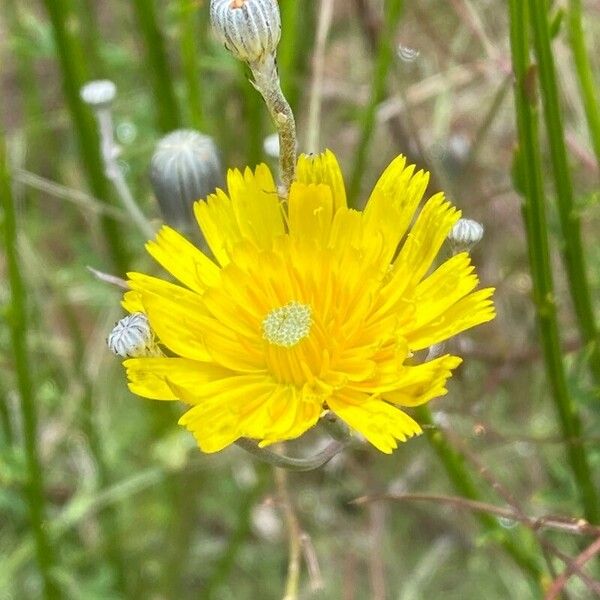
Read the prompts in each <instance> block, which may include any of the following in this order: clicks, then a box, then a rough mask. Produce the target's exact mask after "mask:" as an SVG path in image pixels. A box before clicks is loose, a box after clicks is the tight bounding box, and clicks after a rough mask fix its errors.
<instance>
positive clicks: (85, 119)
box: [44, 0, 128, 273]
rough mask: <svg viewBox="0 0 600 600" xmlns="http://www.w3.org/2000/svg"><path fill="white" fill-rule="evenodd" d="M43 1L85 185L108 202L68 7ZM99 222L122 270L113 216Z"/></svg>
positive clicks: (59, 0) (122, 256) (123, 255)
mask: <svg viewBox="0 0 600 600" xmlns="http://www.w3.org/2000/svg"><path fill="white" fill-rule="evenodd" d="M44 5H45V7H46V10H47V12H48V15H49V16H50V21H51V24H52V29H53V33H54V39H55V43H56V49H57V52H58V58H59V61H60V67H61V70H62V77H63V89H64V93H65V96H66V99H67V103H68V106H69V111H70V113H71V119H72V121H73V124H74V126H75V132H76V135H77V138H78V143H79V151H80V154H81V160H82V162H83V168H84V171H85V175H86V177H87V181H88V185H89V187H90V190H91V191H92V194H93V195H94V196H95V197H96V198H98V199H100V200H101V201H102V202H103V203H106V204H109V198H110V192H109V187H108V184H107V182H106V178H105V176H104V167H103V165H102V159H101V157H100V148H99V144H98V135H97V132H96V125H95V123H94V119H93V117H92V115H91V112H90V111H89V110H87V107H86V106H85V105H84V104H83V102H82V100H81V98H80V97H79V90H80V88H81V86H82V85H83V83H84V82H85V81H86V80H87V68H86V65H85V64H84V62H83V59H82V54H81V47H80V44H79V42H78V40H77V39H76V38H75V37H74V36H73V34H72V33H71V32H70V30H69V28H68V27H67V23H68V22H69V10H68V8H67V5H66V4H65V0H44ZM101 223H102V229H103V232H104V237H105V240H106V244H107V246H108V252H109V254H110V256H111V259H112V263H113V267H114V268H115V269H116V270H117V272H119V273H125V272H126V271H127V262H128V261H127V254H126V251H125V247H124V245H123V239H124V236H123V234H122V233H121V232H120V231H119V228H118V226H117V222H116V221H115V220H114V219H112V218H110V217H108V216H106V215H105V216H103V217H102V221H101Z"/></svg>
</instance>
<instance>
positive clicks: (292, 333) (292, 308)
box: [262, 302, 312, 348]
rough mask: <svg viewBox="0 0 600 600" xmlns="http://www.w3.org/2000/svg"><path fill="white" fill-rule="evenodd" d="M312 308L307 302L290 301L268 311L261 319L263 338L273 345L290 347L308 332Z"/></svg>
mask: <svg viewBox="0 0 600 600" xmlns="http://www.w3.org/2000/svg"><path fill="white" fill-rule="evenodd" d="M311 317H312V309H311V307H310V306H309V305H308V304H301V303H300V302H290V303H289V304H286V305H285V306H281V307H280V308H275V309H273V310H272V311H270V312H269V313H268V314H267V316H266V317H265V318H264V319H263V322H262V330H263V337H264V338H265V340H267V341H268V342H270V343H271V344H274V345H275V346H283V347H284V348H291V347H292V346H295V345H296V344H298V343H299V342H300V341H302V340H303V339H304V338H305V337H308V334H309V333H310V327H311V325H312V318H311Z"/></svg>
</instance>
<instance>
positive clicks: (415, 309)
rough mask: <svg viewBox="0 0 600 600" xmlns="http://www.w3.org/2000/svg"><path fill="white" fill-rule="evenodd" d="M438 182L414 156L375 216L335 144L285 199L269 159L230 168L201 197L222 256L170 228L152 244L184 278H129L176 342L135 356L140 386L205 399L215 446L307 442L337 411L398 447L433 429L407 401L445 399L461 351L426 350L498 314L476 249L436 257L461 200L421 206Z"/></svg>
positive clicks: (135, 296)
mask: <svg viewBox="0 0 600 600" xmlns="http://www.w3.org/2000/svg"><path fill="white" fill-rule="evenodd" d="M427 183H428V174H427V173H424V172H423V171H419V172H417V173H415V167H414V166H406V161H405V159H404V158H403V157H399V158H397V159H396V160H395V161H394V162H392V164H391V165H390V166H389V167H388V168H387V170H386V171H385V172H384V174H383V175H382V177H381V179H380V180H379V182H378V183H377V185H376V186H375V189H374V190H373V193H372V194H371V197H370V198H369V201H368V203H367V205H366V208H365V209H364V211H362V212H360V211H356V210H352V209H350V208H348V207H347V205H346V192H345V189H344V182H343V179H342V175H341V172H340V169H339V166H338V163H337V161H336V159H335V156H334V155H333V154H332V153H330V152H326V153H325V154H323V155H320V156H316V157H308V156H303V157H301V158H300V160H299V163H298V177H297V181H296V182H295V183H294V184H293V185H292V187H291V190H290V193H289V198H288V200H287V202H286V203H283V204H282V202H281V201H280V199H279V197H278V195H277V188H276V186H275V182H274V181H273V177H272V176H271V173H270V172H269V169H268V168H267V167H266V166H265V165H261V166H259V167H258V168H257V169H256V171H255V172H252V171H251V170H250V169H246V171H245V172H244V173H243V174H242V173H240V172H239V171H230V172H229V174H228V181H227V184H228V194H225V192H223V191H221V190H218V191H217V192H216V194H214V195H212V196H210V197H209V198H208V200H206V201H200V202H197V203H196V205H195V214H196V217H197V220H198V223H199V225H200V228H201V229H202V232H203V233H204V236H205V238H206V241H207V243H208V245H209V246H210V249H211V251H212V253H213V255H214V260H213V259H211V258H209V257H207V256H206V255H205V254H203V253H202V252H201V251H200V250H198V249H197V248H196V247H195V246H193V245H192V244H191V243H190V242H188V241H187V240H186V239H184V238H183V237H182V236H181V235H179V234H178V233H177V232H175V231H174V230H173V229H170V228H169V227H163V228H162V229H161V231H160V232H159V234H158V235H157V237H156V239H155V240H154V241H152V242H150V243H148V245H147V249H148V251H149V252H150V254H151V255H152V256H153V257H154V258H155V259H156V261H157V262H158V263H159V264H160V265H162V267H164V268H165V269H166V270H167V271H169V272H170V273H171V275H173V277H175V279H177V280H178V281H179V283H178V284H175V283H170V282H167V281H165V280H163V279H158V278H155V277H150V276H148V275H143V274H140V273H131V274H129V285H130V287H131V291H129V292H127V293H126V295H125V298H124V302H123V305H124V307H125V308H126V309H127V310H128V311H129V312H143V313H145V314H146V315H147V316H148V319H149V322H150V325H151V327H152V329H153V330H154V332H155V334H156V335H157V336H158V339H159V340H160V343H161V346H162V348H163V349H164V353H165V356H164V357H141V358H133V359H130V360H126V361H125V363H124V364H125V367H126V368H127V374H128V377H129V387H130V389H131V391H132V392H134V393H135V394H138V395H140V396H144V397H146V398H153V399H157V400H181V401H183V402H185V403H187V404H189V405H190V406H191V408H190V409H189V410H188V411H187V412H186V413H185V414H184V415H183V417H182V418H181V420H180V424H182V425H184V426H185V427H187V428H188V429H189V430H190V431H191V432H192V433H193V434H194V436H195V437H196V439H197V441H198V444H199V446H200V448H201V449H202V450H203V451H205V452H216V451H218V450H221V449H223V448H225V447H226V446H228V445H229V444H231V443H233V442H234V441H236V440H237V439H238V438H240V437H248V438H253V439H256V440H259V441H260V443H261V445H263V446H264V445H267V444H271V443H274V442H277V441H280V440H288V439H292V438H296V437H298V436H300V435H301V434H302V433H304V432H305V431H306V430H307V429H309V428H311V427H312V426H313V425H315V423H316V422H317V421H318V419H319V417H320V416H321V415H322V414H323V412H324V411H327V410H330V411H332V412H333V413H335V414H336V415H337V416H338V417H339V418H340V419H342V420H343V421H345V422H346V423H347V424H348V425H349V426H350V427H351V428H353V429H355V430H356V431H358V432H360V433H361V434H362V435H363V436H364V437H365V438H366V439H367V440H369V442H371V443H372V444H373V445H374V446H376V447H377V448H379V450H381V451H383V452H387V453H390V452H391V451H392V450H393V449H394V448H396V447H397V442H398V440H400V441H404V440H406V439H407V438H409V437H412V436H413V435H416V434H418V433H420V432H421V428H420V427H419V425H418V424H417V423H416V422H415V421H414V420H413V419H412V418H411V417H410V416H408V415H407V414H406V413H405V412H403V411H402V410H400V408H398V407H412V406H417V405H420V404H423V403H425V402H428V401H429V400H431V399H432V398H436V397H438V396H442V395H444V394H445V393H446V387H445V385H446V380H447V379H448V378H449V377H450V375H451V370H452V369H454V368H455V367H457V366H458V365H459V364H460V362H461V359H460V358H458V357H456V356H449V355H446V356H441V357H439V358H435V359H434V360H430V361H429V362H424V363H422V364H414V357H413V354H414V353H415V352H416V351H418V350H424V349H426V348H428V347H429V346H431V345H433V344H438V343H440V342H442V341H444V340H447V339H448V338H450V337H451V336H454V335H456V334H457V333H460V332H461V331H464V330H465V329H468V328H470V327H473V326H475V325H479V324H480V323H484V322H485V321H489V320H490V319H492V318H493V317H494V308H493V304H492V301H491V296H492V292H493V290H492V289H490V288H488V289H483V290H479V291H474V290H475V288H476V287H477V284H478V279H477V277H476V275H475V274H474V272H473V271H474V269H473V267H472V266H471V263H470V259H469V256H468V254H467V253H461V254H457V255H456V256H453V257H452V258H450V259H448V260H446V261H445V262H444V263H442V264H441V265H440V266H438V267H437V268H435V269H434V268H433V267H432V265H433V262H434V260H435V258H436V255H437V253H438V251H439V250H440V247H441V246H442V244H443V242H444V240H445V239H446V236H447V235H448V232H449V231H450V230H451V228H452V226H453V225H454V224H455V223H456V221H457V220H458V219H459V218H460V212H459V211H457V210H456V209H455V208H454V207H453V206H452V205H451V204H450V203H449V202H447V201H446V200H445V199H444V196H443V194H437V195H435V196H433V197H432V198H430V199H429V200H428V201H427V202H426V203H425V204H424V206H423V207H422V209H421V210H420V212H419V214H418V216H417V217H416V218H415V213H416V211H417V209H418V207H419V204H420V202H421V199H422V197H423V194H424V192H425V189H426V187H427Z"/></svg>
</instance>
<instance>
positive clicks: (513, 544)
mask: <svg viewBox="0 0 600 600" xmlns="http://www.w3.org/2000/svg"><path fill="white" fill-rule="evenodd" d="M417 414H418V418H419V421H420V423H421V424H423V425H430V426H432V427H430V428H428V429H427V430H426V434H427V439H428V440H429V443H430V444H431V446H432V447H433V449H434V451H435V453H436V454H437V456H438V458H439V459H440V461H441V463H442V465H443V466H444V469H445V470H446V473H447V475H448V477H449V478H450V481H451V482H452V485H453V486H454V488H455V489H456V491H457V492H458V493H459V494H460V495H461V496H464V497H465V498H468V499H469V500H478V501H480V500H481V495H480V494H479V491H478V490H477V487H476V486H475V483H474V482H473V479H472V478H471V474H470V473H469V470H468V469H467V467H466V466H465V459H464V457H463V456H462V454H460V453H459V452H457V450H456V449H455V448H454V447H453V446H452V445H451V444H450V443H449V442H448V440H447V439H446V437H445V436H444V434H443V433H442V432H441V431H440V430H439V429H436V428H435V425H434V422H433V418H432V416H431V413H430V411H429V409H428V408H427V407H424V406H423V407H420V408H419V409H418V412H417ZM477 519H478V520H479V522H480V524H481V526H482V527H483V528H484V530H485V531H486V532H487V533H488V534H489V535H490V536H491V537H492V538H493V539H494V540H496V541H497V542H498V543H499V544H500V545H501V546H502V547H503V548H504V550H505V551H506V553H507V554H508V555H509V556H510V557H511V558H512V559H513V560H514V562H515V563H516V564H517V565H518V566H519V567H520V568H521V569H523V571H524V572H525V573H527V575H528V576H529V579H530V583H531V585H532V586H533V587H534V588H535V597H541V596H542V588H541V580H542V571H541V568H540V565H539V563H538V561H537V559H536V558H535V557H533V556H531V555H530V554H529V553H528V552H527V551H526V549H525V546H524V544H522V543H520V542H519V540H518V539H517V537H516V535H515V534H513V533H511V532H508V531H507V530H506V529H503V528H502V527H501V526H500V525H499V523H498V521H497V520H496V519H495V518H494V517H493V516H491V515H489V514H485V513H481V514H479V515H477Z"/></svg>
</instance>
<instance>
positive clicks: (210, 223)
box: [194, 190, 242, 266]
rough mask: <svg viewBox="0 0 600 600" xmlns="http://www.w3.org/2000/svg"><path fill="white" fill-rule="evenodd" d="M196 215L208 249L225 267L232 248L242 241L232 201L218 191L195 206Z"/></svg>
mask: <svg viewBox="0 0 600 600" xmlns="http://www.w3.org/2000/svg"><path fill="white" fill-rule="evenodd" d="M194 215H195V216H196V220H197V221H198V225H199V226H200V229H201V230H202V233H203V234H204V239H205V240H206V243H207V244H208V247H209V248H210V249H211V251H212V253H213V254H214V255H215V258H216V259H217V260H218V261H219V263H220V264H221V266H225V265H226V264H227V263H228V262H229V252H230V250H231V247H232V246H233V245H235V244H236V243H239V242H240V241H241V240H242V234H241V232H240V228H239V226H238V223H237V219H236V216H235V213H234V210H233V207H232V204H231V200H230V199H229V197H228V196H227V194H225V192H224V191H223V190H217V191H216V192H215V193H214V194H211V195H210V196H209V197H208V198H207V199H206V200H200V201H199V202H196V203H195V204H194Z"/></svg>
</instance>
